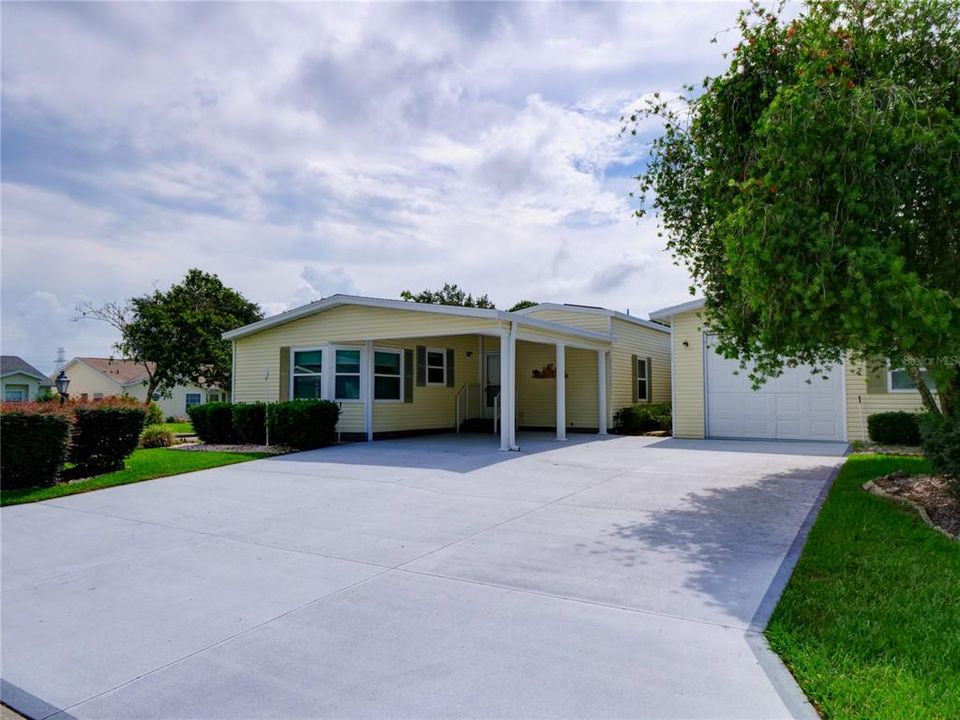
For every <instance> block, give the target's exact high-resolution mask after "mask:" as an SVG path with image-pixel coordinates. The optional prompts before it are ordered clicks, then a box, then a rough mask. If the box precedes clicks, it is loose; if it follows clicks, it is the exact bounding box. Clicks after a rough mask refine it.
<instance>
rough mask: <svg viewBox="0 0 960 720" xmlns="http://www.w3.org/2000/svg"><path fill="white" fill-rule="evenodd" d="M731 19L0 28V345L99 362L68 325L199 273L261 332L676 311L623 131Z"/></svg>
mask: <svg viewBox="0 0 960 720" xmlns="http://www.w3.org/2000/svg"><path fill="white" fill-rule="evenodd" d="M738 9H739V5H738V4H732V3H714V4H704V3H636V4H612V3H604V4H582V5H581V4H557V5H539V4H510V3H500V4H490V5H488V4H482V3H463V4H427V3H419V4H377V5H359V4H297V5H278V4H268V5H263V4H226V3H222V4H198V3H197V4H195V3H176V4H120V3H117V4H113V3H110V4H108V3H102V4H84V3H65V4H46V3H44V4H28V3H23V4H11V3H4V4H3V5H2V21H3V23H2V24H3V29H2V32H3V37H2V40H3V50H2V52H3V57H2V60H3V68H2V73H3V74H2V160H3V165H2V191H3V195H2V233H3V238H2V279H3V287H2V302H3V305H2V323H3V324H2V344H3V352H4V353H6V354H17V355H21V356H23V357H24V358H26V359H27V360H29V361H30V362H32V363H34V364H35V365H37V366H38V367H39V368H41V369H43V370H45V371H46V370H50V369H52V360H53V358H54V356H55V354H56V349H57V347H59V346H61V345H62V346H64V347H65V348H66V352H67V355H68V357H69V356H74V355H107V354H110V352H111V349H110V345H111V343H112V342H113V340H114V339H115V338H114V337H113V334H112V332H111V331H110V329H109V328H107V327H106V326H100V325H97V324H96V323H91V322H89V321H86V322H82V323H77V322H73V321H72V320H71V318H72V317H73V316H74V314H75V313H74V308H75V306H76V305H77V303H78V302H83V301H85V300H92V301H94V302H104V301H108V300H118V299H123V298H127V297H130V296H132V295H137V294H142V293H145V292H148V291H150V290H152V288H153V287H154V286H158V287H166V286H168V285H169V284H170V283H172V282H175V281H176V280H178V279H180V278H181V277H182V276H183V274H184V273H185V272H186V270H187V269H188V268H190V267H200V268H203V269H204V270H207V271H210V272H215V273H217V274H218V275H219V276H220V277H221V278H222V279H223V280H224V282H226V283H227V284H229V285H231V286H233V287H235V288H237V289H239V290H240V291H242V292H243V293H244V294H246V295H247V296H248V297H249V298H251V299H252V300H254V301H256V302H258V303H260V304H261V306H262V307H263V308H264V310H265V311H266V312H267V314H273V313H276V312H279V311H282V310H284V309H287V308H289V307H293V306H295V305H299V304H302V303H305V302H309V301H311V300H314V299H317V298H319V297H323V296H327V295H330V294H332V293H336V292H350V293H358V294H365V295H374V296H381V297H397V296H398V295H399V293H400V291H402V290H404V289H412V290H420V289H423V288H427V287H430V288H433V287H437V286H439V285H441V284H442V283H443V282H447V281H449V282H457V283H459V284H460V285H461V286H463V287H464V288H465V289H467V290H469V291H471V292H473V293H488V294H489V295H490V296H491V298H492V299H493V300H494V301H495V302H496V303H497V305H498V307H509V306H510V305H511V304H513V303H514V302H515V301H517V300H519V299H522V298H530V299H534V300H542V301H566V302H580V303H590V304H598V305H604V306H608V307H613V308H617V309H621V310H623V309H626V308H629V309H630V311H631V312H632V313H634V314H642V315H646V313H647V312H649V311H650V310H653V309H655V308H657V307H660V306H663V305H669V304H671V303H674V302H681V301H683V300H684V299H686V298H687V286H688V284H689V281H688V279H687V277H686V275H685V273H684V272H683V271H682V270H681V269H679V268H676V267H674V266H673V264H672V261H671V260H670V258H669V256H668V255H666V254H665V253H664V251H663V247H662V240H661V239H659V238H657V237H656V229H655V224H654V223H653V222H652V221H643V222H638V221H637V220H635V219H634V218H633V217H632V216H631V206H630V201H629V197H628V192H629V191H630V190H631V189H632V186H633V182H632V181H631V179H630V176H631V174H635V173H636V171H637V168H638V167H640V163H641V162H642V158H643V155H644V141H645V139H647V138H648V137H649V133H650V132H653V131H654V130H655V128H653V127H652V126H650V127H647V128H646V132H647V138H643V137H641V138H640V139H639V140H630V141H628V140H625V139H623V138H621V137H620V136H619V133H618V130H619V123H618V118H619V116H620V114H621V113H622V112H624V111H625V110H629V109H631V108H632V107H634V106H636V105H637V103H638V101H639V100H640V99H641V98H642V97H643V96H644V95H645V94H646V93H650V92H654V91H662V92H665V93H670V92H676V91H678V90H679V89H680V86H681V85H682V84H683V83H684V82H697V81H699V80H701V79H702V78H703V77H704V75H706V74H710V73H716V72H719V71H720V70H722V68H723V66H724V61H723V59H722V58H721V56H720V53H721V52H722V51H723V50H724V49H727V48H729V47H730V46H732V45H733V44H735V38H734V36H733V35H732V34H730V33H728V34H725V35H721V36H720V42H719V44H711V43H710V38H711V37H713V36H714V35H715V34H716V33H717V32H718V31H722V30H724V29H725V28H729V27H731V26H732V25H733V24H734V22H735V19H736V14H737V11H738Z"/></svg>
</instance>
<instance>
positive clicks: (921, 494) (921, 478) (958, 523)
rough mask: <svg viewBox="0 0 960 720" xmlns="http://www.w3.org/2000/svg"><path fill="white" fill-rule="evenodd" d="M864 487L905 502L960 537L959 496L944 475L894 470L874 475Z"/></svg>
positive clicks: (938, 526) (939, 527)
mask: <svg viewBox="0 0 960 720" xmlns="http://www.w3.org/2000/svg"><path fill="white" fill-rule="evenodd" d="M864 488H866V489H867V490H869V491H870V492H873V493H875V494H877V495H882V496H884V497H888V498H892V499H894V500H899V501H901V502H906V503H907V504H909V505H911V506H912V507H913V508H914V509H916V510H917V511H918V512H920V515H921V517H923V519H924V520H926V521H927V522H928V523H930V524H931V525H933V526H934V527H935V528H937V529H939V530H942V531H943V532H944V533H945V534H947V535H949V536H950V537H952V538H954V539H955V540H960V498H958V497H957V496H956V495H955V494H954V493H953V491H952V488H951V487H950V484H949V483H948V482H947V479H946V478H945V477H942V476H940V475H907V474H906V473H902V472H895V473H891V474H889V475H883V476H882V477H878V478H874V479H873V480H871V481H870V482H868V483H866V485H864Z"/></svg>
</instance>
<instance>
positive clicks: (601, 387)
mask: <svg viewBox="0 0 960 720" xmlns="http://www.w3.org/2000/svg"><path fill="white" fill-rule="evenodd" d="M597 432H598V434H600V435H606V434H607V351H606V350H597Z"/></svg>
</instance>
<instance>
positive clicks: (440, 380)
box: [427, 350, 447, 385]
mask: <svg viewBox="0 0 960 720" xmlns="http://www.w3.org/2000/svg"><path fill="white" fill-rule="evenodd" d="M446 384H447V353H446V352H444V351H443V350H427V385H446Z"/></svg>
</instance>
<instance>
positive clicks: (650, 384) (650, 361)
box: [647, 356, 653, 402]
mask: <svg viewBox="0 0 960 720" xmlns="http://www.w3.org/2000/svg"><path fill="white" fill-rule="evenodd" d="M647 402H653V358H651V357H649V356H648V357H647Z"/></svg>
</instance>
